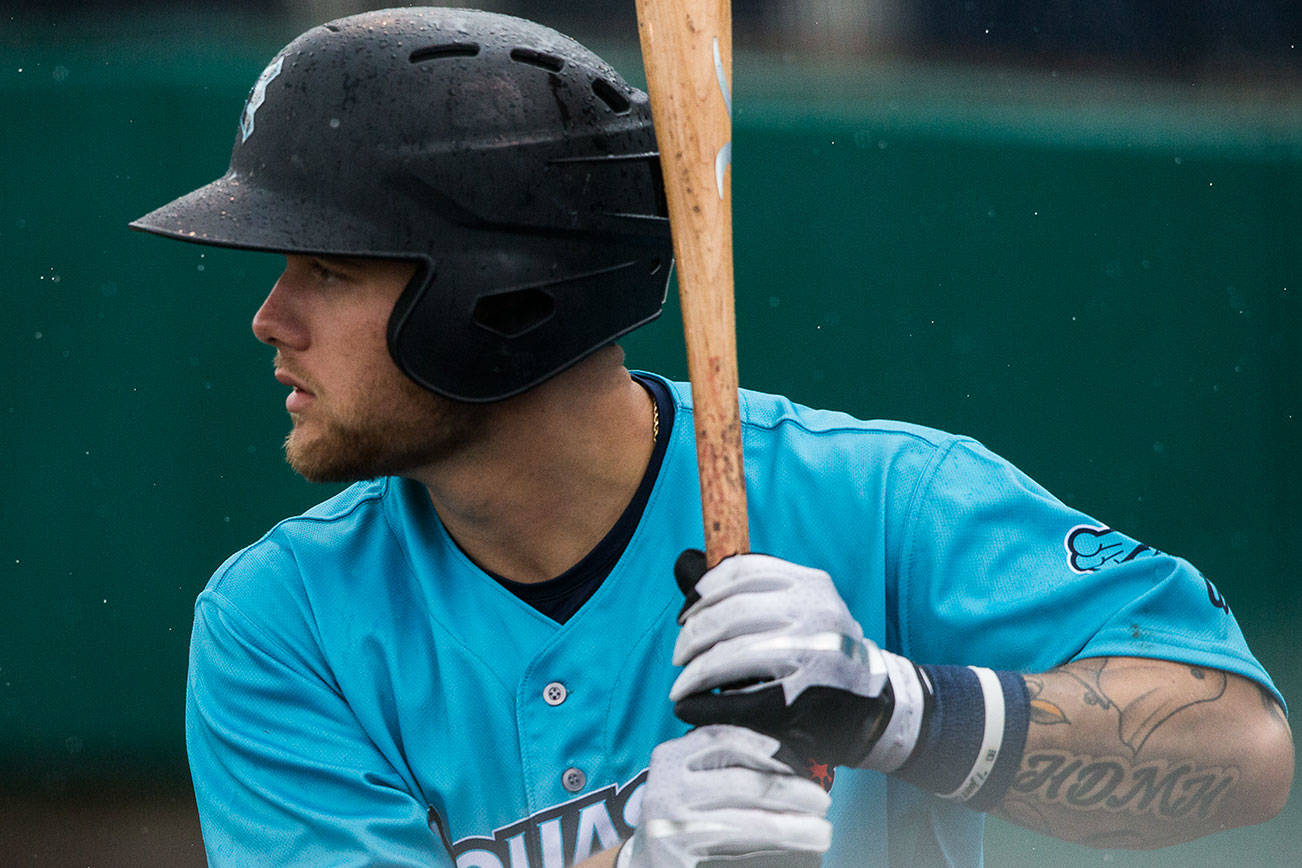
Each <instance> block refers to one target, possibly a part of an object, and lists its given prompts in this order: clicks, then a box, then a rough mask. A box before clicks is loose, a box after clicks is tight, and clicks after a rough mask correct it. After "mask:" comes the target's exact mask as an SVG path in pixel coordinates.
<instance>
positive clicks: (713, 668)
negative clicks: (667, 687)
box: [669, 550, 923, 771]
mask: <svg viewBox="0 0 1302 868" xmlns="http://www.w3.org/2000/svg"><path fill="white" fill-rule="evenodd" d="M675 573H676V575H677V577H678V581H679V585H680V586H681V587H683V589H684V592H685V593H686V594H687V602H686V604H685V605H684V607H683V611H682V613H681V614H680V615H679V619H678V620H679V623H680V624H681V625H682V630H681V631H680V632H679V635H678V642H677V644H676V645H675V646H674V663H675V664H676V665H678V666H683V667H685V668H684V669H683V671H682V673H681V674H680V675H679V677H678V680H677V681H675V682H674V686H673V688H672V690H671V691H670V694H669V698H670V699H671V700H673V702H674V703H675V705H674V712H675V714H677V715H678V717H679V718H681V719H682V720H684V721H686V722H687V723H692V724H703V723H730V724H737V725H741V726H748V727H750V728H752V729H755V730H758V731H760V732H764V733H767V734H769V735H772V736H774V737H776V738H779V739H781V740H782V741H783V742H784V743H785V744H787V745H789V746H790V747H791V748H793V749H794V750H796V751H798V752H801V753H803V754H804V756H805V757H806V758H818V759H819V760H821V761H823V762H825V763H828V764H830V765H843V766H851V767H864V768H879V769H881V770H885V771H890V770H893V768H895V767H898V766H899V765H900V764H902V763H903V762H904V760H905V759H906V758H907V757H908V752H909V749H911V748H912V746H913V743H914V742H916V740H917V730H918V726H917V724H918V722H919V719H920V717H921V714H922V711H923V702H922V699H923V695H922V691H921V688H920V686H919V683H918V675H917V670H916V667H914V666H913V664H912V663H910V662H909V661H907V660H905V659H904V658H902V657H898V656H896V655H894V654H889V653H886V652H884V651H882V650H881V649H880V648H878V647H877V646H876V645H875V644H874V643H873V642H871V641H869V640H867V639H865V638H864V635H863V630H862V628H861V627H860V626H859V622H858V621H856V620H855V619H854V618H853V617H852V616H851V615H850V612H849V610H848V609H847V608H846V606H845V603H844V601H842V599H841V595H840V594H838V593H837V590H836V587H835V586H834V585H833V584H832V580H831V578H830V577H829V576H828V574H827V573H825V572H823V571H821V570H814V569H809V568H808V567H802V566H799V565H797V564H793V563H789V562H787V561H783V560H780V559H778V558H774V557H769V556H767V555H755V554H747V555H736V556H734V557H730V558H726V559H725V560H724V561H722V562H721V563H720V564H719V565H718V566H717V567H715V568H714V569H712V570H709V571H708V572H707V571H706V570H705V559H704V556H703V555H702V554H701V553H700V552H699V551H695V550H693V551H687V552H684V553H683V555H682V556H681V557H680V558H679V560H678V563H677V565H676V566H675ZM897 685H903V686H904V688H905V689H904V690H903V691H901V690H900V689H899V687H898V686H897ZM893 717H895V718H896V726H895V727H894V728H893V731H892V732H891V733H889V735H890V736H891V738H892V740H893V742H898V744H892V745H884V746H883V748H882V750H880V751H878V752H877V754H878V755H877V756H873V757H872V759H871V760H870V754H872V753H873V749H874V747H876V746H877V745H878V743H879V742H880V741H882V739H883V736H885V735H888V733H887V729H888V725H889V724H890V723H891V721H892V718H893ZM895 730H898V732H896V731H895ZM910 736H911V737H910ZM888 748H893V749H888ZM874 761H875V762H874Z"/></svg>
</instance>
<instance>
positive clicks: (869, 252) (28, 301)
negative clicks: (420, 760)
mask: <svg viewBox="0 0 1302 868" xmlns="http://www.w3.org/2000/svg"><path fill="white" fill-rule="evenodd" d="M882 8H885V6H884V5H883V6H882ZM300 11H301V10H300ZM539 17H543V16H542V15H541V14H539ZM21 23H22V22H21V21H17V22H16V20H15V19H12V18H11V19H10V22H9V26H8V27H7V28H6V27H0V105H2V106H3V107H4V111H5V114H6V117H5V122H4V124H3V125H0V245H3V249H4V251H5V253H6V260H7V261H6V266H5V269H4V272H3V273H4V284H3V298H4V299H5V301H6V312H5V314H4V315H3V317H0V329H3V331H2V332H0V353H3V363H2V365H0V371H2V372H3V374H2V377H3V379H0V383H2V384H3V385H2V388H0V417H2V418H3V425H0V454H2V455H3V456H4V476H3V481H4V485H5V490H6V493H7V496H6V497H5V498H4V501H3V522H2V523H0V791H2V792H4V793H5V794H6V798H9V799H12V800H17V801H18V802H21V801H22V800H31V799H35V800H38V801H41V803H42V804H47V805H55V804H65V805H67V804H75V805H76V806H77V808H76V810H75V811H73V812H72V816H75V817H78V818H81V822H89V820H87V819H86V818H87V816H88V815H89V814H91V813H93V809H92V808H87V807H86V806H88V805H89V806H94V805H96V804H97V803H98V804H101V805H103V804H104V803H106V802H108V801H113V802H120V801H121V800H123V799H128V798H129V797H135V796H141V795H149V794H151V793H165V794H168V793H170V794H171V795H168V796H167V798H166V799H165V801H164V803H162V804H163V807H162V808H160V810H173V811H179V812H181V814H184V815H185V817H186V818H188V817H189V814H187V813H186V812H187V811H188V810H190V808H189V806H188V802H187V801H186V796H185V792H186V789H185V788H186V786H187V776H186V772H185V768H184V757H183V744H182V733H181V721H182V703H183V687H184V673H185V661H186V648H187V641H188V632H189V626H190V607H191V604H192V601H193V599H194V596H195V595H196V594H197V593H198V591H199V590H200V589H201V588H202V587H203V584H204V582H205V581H206V579H207V577H208V575H209V574H210V573H211V571H212V570H213V569H214V568H215V567H216V566H217V565H218V564H219V563H220V562H221V560H222V559H223V558H224V557H225V556H226V555H227V554H229V553H230V552H232V551H233V550H235V549H237V548H239V547H240V546H243V545H245V544H247V543H249V542H251V541H252V540H254V539H256V538H257V537H258V536H259V535H260V534H261V533H262V532H263V531H264V530H265V529H266V528H268V527H269V526H270V525H271V524H272V523H273V522H275V521H276V520H277V519H279V518H280V517H283V516H284V515H286V514H289V513H292V512H296V511H299V510H301V509H303V508H305V507H306V506H308V505H310V504H311V503H313V502H315V501H316V500H319V499H321V498H323V497H325V496H326V495H328V494H329V493H330V491H331V489H326V488H321V487H316V486H309V485H307V484H306V483H303V482H301V481H300V480H297V479H296V478H295V477H294V476H293V475H292V474H291V473H290V472H289V471H288V470H287V469H286V468H285V467H284V466H283V462H282V460H281V457H280V448H279V444H280V441H281V439H282V438H283V435H284V432H285V430H286V427H287V424H286V420H285V418H284V412H283V407H282V398H283V388H282V387H280V386H279V385H278V384H276V383H275V382H274V381H273V380H272V379H271V376H270V373H271V366H270V353H269V351H267V350H266V348H264V347H261V346H260V345H258V344H256V343H255V342H254V341H253V338H252V336H251V335H250V333H249V331H248V321H249V318H250V317H251V315H252V312H253V310H254V309H255V308H256V306H257V304H258V302H259V301H260V300H261V298H262V295H263V294H264V293H265V291H266V289H267V288H268V287H269V286H270V285H271V282H272V281H273V280H274V277H275V274H276V273H277V264H278V260H277V258H276V257H272V256H267V255H258V254H240V253H233V252H230V251H223V250H216V249H205V248H200V247H193V246H189V245H180V244H174V243H168V242H164V241H162V240H159V239H155V238H150V237H145V236H140V235H137V234H134V233H130V232H128V231H127V230H126V223H127V221H129V220H130V219H133V218H134V217H136V216H139V215H140V214H142V213H144V212H145V211H147V210H149V209H151V208H153V207H154V206H156V205H158V204H160V203H162V202H164V201H166V200H167V199H169V198H171V197H173V196H175V195H178V194H180V193H182V192H185V191H188V190H190V189H192V188H193V187H195V186H198V185H199V184H202V183H204V182H206V181H208V180H210V179H211V178H213V177H216V176H217V175H219V174H220V173H221V172H222V171H223V170H224V167H225V163H226V158H227V156H228V153H229V147H230V143H231V141H232V137H233V135H234V129H235V119H236V117H237V116H238V114H239V111H240V107H241V105H242V102H243V98H244V95H245V93H246V92H247V89H248V87H249V84H250V83H251V82H252V81H253V79H254V78H255V77H256V76H257V74H258V72H259V71H260V70H261V68H262V65H263V63H264V62H265V60H266V59H267V57H269V56H270V54H271V53H273V52H274V51H275V50H276V49H277V48H278V47H279V46H280V45H281V44H283V43H284V42H285V41H287V40H288V39H289V38H291V37H292V36H293V35H294V34H295V33H297V32H298V29H299V28H298V27H297V26H287V25H286V24H285V23H284V22H278V21H276V20H270V21H269V20H265V19H262V18H257V17H253V16H251V15H240V14H232V15H231V16H230V17H227V18H222V19H216V18H194V17H183V18H173V17H166V16H164V17H151V16H144V17H130V16H128V17H127V18H119V19H115V20H113V21H107V20H106V21H104V22H101V24H100V26H97V27H91V28H88V27H86V26H85V25H84V24H83V25H80V26H77V25H74V24H71V23H68V22H66V21H60V20H55V21H51V20H44V21H42V22H38V23H32V22H28V25H27V26H25V27H20V26H18V24H21ZM902 32H903V31H902ZM909 32H916V31H909ZM576 35H578V36H580V37H581V38H584V39H587V40H588V41H590V42H593V43H594V44H595V46H596V47H598V48H600V49H602V50H603V51H604V52H605V53H607V54H608V55H609V56H610V59H611V60H612V61H614V62H615V63H616V65H617V66H618V67H620V68H621V69H623V70H624V71H625V72H626V73H627V74H628V76H629V77H630V79H632V80H634V81H640V80H641V73H640V69H639V63H638V60H637V54H636V48H635V46H633V45H632V44H630V43H629V42H628V40H627V39H626V38H618V37H615V36H611V35H609V34H601V33H595V35H594V36H592V37H588V35H587V34H586V33H585V32H578V31H576ZM925 54H926V52H922V54H918V53H917V52H913V53H910V52H908V51H900V52H899V53H897V54H895V55H893V56H892V57H890V59H889V61H886V60H882V59H880V58H877V59H875V60H873V61H871V62H869V61H866V60H865V59H864V58H861V57H855V56H854V55H853V53H850V54H845V53H841V54H837V55H834V56H831V57H828V58H826V59H825V61H826V62H825V63H823V64H820V65H813V64H809V63H807V62H805V61H804V59H803V55H793V54H792V53H790V52H787V53H783V52H773V51H766V52H763V53H754V52H747V51H746V45H745V44H744V43H740V44H739V46H738V60H737V68H736V73H735V83H734V90H735V95H736V99H735V113H736V114H735V124H736V128H735V134H734V139H735V151H734V154H735V157H734V158H735V164H734V169H733V171H734V200H735V212H736V216H735V220H736V239H737V251H736V257H737V285H738V299H737V304H738V318H739V343H740V352H741V360H742V382H743V384H744V385H746V386H749V387H752V388H758V389H764V390H772V391H780V392H784V393H787V394H789V395H790V396H792V397H793V398H794V399H796V400H798V401H801V402H804V403H809V404H813V405H817V406H830V407H837V408H843V409H847V410H850V411H852V412H854V413H856V414H858V415H861V416H869V417H871V416H881V417H889V418H902V419H908V420H911V421H917V422H922V423H926V424H930V425H935V426H938V427H941V428H946V429H950V430H955V431H961V432H964V433H969V434H973V435H975V436H977V437H978V438H980V439H982V440H983V441H985V442H986V443H987V445H989V446H991V447H992V448H994V449H995V450H996V451H999V452H1001V453H1002V454H1004V455H1005V456H1007V457H1009V458H1010V459H1012V460H1013V461H1014V462H1015V463H1017V464H1018V465H1020V466H1021V467H1023V468H1024V469H1025V470H1027V471H1028V472H1029V473H1030V474H1031V475H1032V476H1033V477H1035V478H1036V479H1038V480H1039V481H1040V482H1041V483H1043V484H1045V485H1046V486H1047V487H1048V488H1050V489H1051V490H1052V491H1054V492H1055V493H1057V494H1058V495H1060V496H1061V497H1063V498H1064V499H1066V500H1068V501H1069V502H1071V503H1073V504H1075V505H1078V506H1080V507H1081V508H1083V509H1085V510H1087V511H1088V512H1090V513H1092V514H1093V515H1095V516H1096V517H1098V518H1099V519H1100V520H1103V521H1106V522H1109V523H1111V524H1113V525H1114V526H1117V527H1119V528H1120V529H1122V530H1124V531H1126V532H1127V533H1129V534H1131V535H1134V536H1136V537H1139V538H1140V539H1142V540H1144V541H1145V542H1147V543H1149V544H1150V545H1153V546H1156V547H1158V548H1161V549H1164V550H1167V551H1172V552H1176V553H1179V554H1184V555H1187V556H1188V557H1189V558H1190V559H1192V560H1193V561H1194V562H1195V563H1196V564H1198V565H1199V566H1200V567H1201V568H1202V569H1203V570H1204V571H1205V572H1206V573H1207V575H1208V576H1209V577H1210V578H1212V579H1213V580H1214V581H1215V582H1216V583H1217V585H1218V586H1219V587H1220V589H1221V590H1222V592H1223V593H1224V595H1225V597H1226V599H1227V600H1228V601H1229V603H1230V604H1231V606H1232V607H1233V608H1234V610H1235V612H1236V614H1237V615H1238V617H1239V619H1240V621H1241V622H1242V624H1243V626H1244V630H1245V633H1246V634H1247V636H1248V638H1249V641H1250V642H1251V643H1252V644H1253V646H1254V648H1255V649H1256V650H1257V651H1258V653H1259V655H1260V656H1261V657H1262V659H1263V661H1264V662H1265V663H1266V665H1267V667H1268V668H1269V669H1271V670H1272V672H1274V673H1275V675H1276V677H1277V679H1278V680H1279V682H1280V684H1281V687H1282V688H1283V689H1284V690H1285V693H1286V696H1299V695H1302V692H1299V689H1300V688H1302V675H1300V674H1299V672H1298V669H1297V666H1296V663H1295V661H1294V657H1295V647H1296V639H1295V637H1294V632H1293V631H1295V630H1296V628H1297V625H1298V615H1299V599H1300V596H1299V593H1300V592H1299V591H1298V578H1299V568H1298V566H1297V564H1298V563H1299V558H1302V534H1299V532H1298V530H1297V528H1298V526H1299V521H1300V520H1302V504H1300V503H1299V496H1298V494H1297V492H1298V490H1299V487H1300V486H1302V472H1300V471H1299V469H1298V463H1297V462H1296V460H1295V459H1294V458H1293V453H1294V452H1295V451H1296V448H1297V446H1298V445H1299V424H1300V423H1299V419H1298V415H1299V412H1302V401H1299V397H1300V396H1299V388H1300V387H1299V376H1298V374H1299V361H1300V359H1299V340H1298V335H1299V326H1300V325H1302V322H1300V319H1299V303H1298V298H1297V297H1298V294H1299V291H1302V251H1300V250H1299V245H1298V241H1297V239H1298V237H1299V233H1302V204H1300V203H1302V98H1300V97H1299V95H1298V93H1299V92H1298V90H1297V88H1296V87H1295V86H1278V85H1277V84H1272V82H1273V81H1275V77H1276V76H1277V75H1278V74H1279V72H1278V65H1277V64H1276V65H1273V66H1270V70H1271V71H1270V72H1269V74H1268V75H1264V74H1263V75H1257V74H1256V73H1254V72H1252V71H1253V70H1256V69H1258V68H1257V67H1252V68H1250V69H1249V70H1248V73H1245V72H1244V71H1243V70H1242V69H1240V70H1239V71H1238V72H1237V73H1236V74H1235V75H1229V76H1225V77H1219V78H1218V77H1213V78H1201V79H1199V80H1198V81H1196V82H1195V83H1193V84H1191V83H1190V81H1189V80H1184V79H1181V78H1179V77H1178V76H1177V77H1175V78H1172V77H1170V76H1153V75H1143V76H1135V75H1127V76H1115V75H1104V74H1101V73H1099V72H1097V71H1091V70H1089V69H1083V68H1078V67H1074V68H1072V69H1070V70H1068V69H1067V68H1066V67H1063V68H1062V69H1058V68H1057V67H1056V66H1054V65H1053V64H1049V65H1034V64H1033V65H1030V66H1028V65H1027V64H1026V63H1024V62H1020V61H1019V62H1017V63H1011V64H999V63H989V62H986V63H983V64H973V63H971V62H969V61H967V60H962V61H960V59H959V58H958V57H957V56H949V55H947V57H946V59H945V60H944V61H943V62H940V61H937V60H934V59H933V60H930V61H927V60H925V58H924V57H923V55H925ZM1249 73H1251V74H1249ZM676 317H677V309H676V307H675V306H674V305H673V304H672V302H671V306H670V309H669V310H668V311H667V313H666V316H665V317H663V318H662V319H661V321H660V322H658V323H657V324H656V325H654V326H652V327H649V328H648V329H646V330H644V331H642V332H639V333H637V334H635V335H633V336H632V337H631V338H630V339H629V341H628V342H627V348H628V350H629V355H630V361H631V363H632V364H634V365H636V366H640V367H646V368H652V369H656V370H661V371H663V372H665V373H668V374H670V375H675V376H682V375H683V374H684V368H685V366H684V364H683V362H682V361H681V359H682V348H681V337H680V336H679V334H678V322H677V319H676ZM178 793H179V794H180V795H176V794H178ZM104 794H111V795H104ZM52 810H53V809H52ZM3 813H5V814H6V816H7V817H8V818H9V822H11V823H14V824H15V825H12V826H10V827H9V831H10V832H13V830H14V829H15V828H17V825H16V824H17V822H18V821H15V820H13V818H14V817H16V816H29V817H30V816H32V815H31V814H19V813H15V812H13V811H6V812H3ZM1300 813H1302V809H1299V807H1298V799H1297V798H1295V799H1294V801H1293V802H1292V803H1291V804H1290V808H1289V810H1288V812H1287V813H1286V815H1285V816H1284V817H1282V818H1281V819H1280V820H1277V821H1275V823H1273V824H1270V825H1268V826H1266V827H1264V828H1262V829H1258V830H1248V831H1243V832H1235V833H1231V834H1229V835H1225V836H1219V837H1217V838H1213V839H1211V843H1209V844H1198V845H1189V846H1187V847H1183V848H1176V849H1175V850H1174V851H1169V852H1167V853H1165V854H1162V853H1159V854H1153V855H1143V856H1129V855H1118V854H1109V858H1111V859H1113V860H1116V861H1126V860H1132V859H1134V860H1140V861H1139V862H1137V863H1136V864H1182V865H1194V864H1208V865H1211V864H1228V863H1229V862H1231V861H1233V862H1236V863H1237V864H1262V865H1284V864H1292V863H1291V862H1290V861H1289V860H1290V859H1291V858H1292V857H1291V856H1289V855H1288V854H1289V853H1291V852H1297V851H1298V850H1299V849H1302V831H1300V830H1299V829H1298V825H1299V824H1298V817H1299V815H1300ZM0 822H2V821H0ZM22 822H23V823H27V824H29V825H30V823H32V822H35V821H34V820H30V821H22ZM73 822H74V824H75V822H76V821H73ZM186 822H191V823H192V821H191V820H188V819H187V820H186ZM182 825H184V824H182ZM59 829H60V830H61V832H62V833H66V832H67V831H68V829H67V827H66V825H60V826H59ZM6 840H9V841H11V842H12V840H14V839H13V838H12V836H11V837H10V838H9V839H6V837H5V827H4V826H3V825H0V862H6V863H7V862H9V861H16V859H9V858H6V856H9V857H14V856H15V852H14V851H6ZM991 847H992V848H993V852H994V853H995V854H997V855H998V859H996V858H995V856H994V855H992V856H990V857H989V858H991V860H992V861H991V864H1021V863H1020V862H1019V861H1018V860H1019V859H1027V860H1029V859H1031V858H1034V859H1036V860H1039V861H1042V860H1043V859H1044V858H1046V856H1051V855H1054V854H1058V855H1059V856H1061V857H1062V858H1066V859H1068V860H1069V861H1070V860H1085V859H1087V858H1088V859H1089V860H1092V861H1097V859H1098V858H1100V857H1099V856H1098V854H1097V851H1088V856H1086V855H1085V854H1086V853H1087V851H1081V850H1079V849H1077V848H1071V847H1070V846H1069V845H1057V844H1054V843H1052V842H1044V841H1043V839H1032V838H1030V837H1029V836H1022V835H1021V833H1019V832H1016V831H1013V830H1008V829H1005V828H1003V827H1000V826H995V828H994V829H992V834H991ZM1218 848H1220V849H1218ZM24 852H26V851H24ZM1244 852H1247V853H1250V854H1251V858H1249V859H1248V861H1244V859H1245V857H1244V856H1243V855H1242V854H1243V853H1244ZM1229 853H1237V854H1238V855H1237V856H1235V857H1234V858H1233V859H1231V858H1230V857H1229V856H1227V855H1226V854H1229ZM47 855H48V854H47ZM191 855H193V854H191ZM124 859H125V861H123V862H122V863H121V864H130V861H131V860H130V858H129V857H124ZM51 860H54V857H50V858H49V859H47V860H46V861H45V862H44V863H43V864H54V861H51ZM1164 860H1166V861H1164ZM1218 860H1219V861H1218ZM1253 860H1257V861H1253ZM73 861H75V860H72V859H70V860H69V862H68V864H72V862H73ZM98 864H112V863H110V862H103V861H101V862H99V863H98ZM1025 864H1030V862H1029V861H1027V862H1026V863H1025ZM1072 864H1075V862H1073V863H1072Z"/></svg>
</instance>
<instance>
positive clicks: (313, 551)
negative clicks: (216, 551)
mask: <svg viewBox="0 0 1302 868" xmlns="http://www.w3.org/2000/svg"><path fill="white" fill-rule="evenodd" d="M396 482H397V480H393V479H389V478H381V479H375V480H370V481H367V482H360V483H357V484H356V485H352V486H350V487H348V488H346V489H344V490H343V491H341V492H340V493H338V494H336V495H335V496H334V497H331V498H329V499H328V500H325V501H323V502H321V503H319V504H317V505H315V506H313V507H311V508H310V509H308V510H306V511H304V512H303V513H301V514H300V515H296V516H292V517H290V518H286V519H284V520H282V521H280V522H279V523H277V524H276V525H275V526H274V527H272V528H271V529H270V530H269V531H267V533H265V534H264V535H263V536H262V538H261V539H259V540H257V541H256V542H254V543H252V544H251V545H249V546H246V547H245V548H243V549H241V550H240V551H238V552H236V553H234V554H233V555H231V556H230V557H229V558H227V559H226V561H225V562H224V563H223V564H222V565H221V566H220V567H218V568H217V570H216V572H214V573H213V575H212V578H211V579H210V580H209V582H208V585H207V588H206V589H205V590H204V592H203V594H201V595H200V597H199V603H200V604H202V603H203V602H204V601H205V600H211V601H213V602H217V603H219V604H221V605H222V606H223V607H227V608H228V607H235V608H238V609H240V610H242V611H244V612H252V611H256V610H259V609H270V610H273V611H274V610H276V609H277V608H279V607H281V606H284V605H286V604H288V603H290V602H291V601H292V600H297V598H301V597H304V596H307V595H308V591H309V589H308V588H307V587H306V585H307V583H308V582H309V581H313V580H316V581H319V580H320V578H321V577H322V576H328V575H329V574H330V573H331V572H333V571H337V570H339V569H342V568H346V565H347V564H348V563H349V562H350V561H351V560H352V558H354V557H356V556H358V553H359V550H361V549H364V548H366V547H367V545H368V543H369V544H371V545H373V544H374V541H375V540H376V539H377V538H380V539H382V538H384V537H386V536H391V531H390V530H389V521H388V518H387V516H386V511H387V509H388V508H389V506H388V504H386V501H388V500H392V499H393V498H394V496H395V495H394V492H393V491H392V489H393V488H394V486H395V483H396Z"/></svg>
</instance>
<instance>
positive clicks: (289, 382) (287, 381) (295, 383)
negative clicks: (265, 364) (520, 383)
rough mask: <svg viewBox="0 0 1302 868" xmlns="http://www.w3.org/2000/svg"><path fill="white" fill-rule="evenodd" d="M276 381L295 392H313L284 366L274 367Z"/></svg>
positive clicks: (311, 393) (310, 393)
mask: <svg viewBox="0 0 1302 868" xmlns="http://www.w3.org/2000/svg"><path fill="white" fill-rule="evenodd" d="M276 381H277V382H279V383H282V384H283V385H286V386H289V387H291V388H293V389H294V391H296V392H303V393H304V394H307V395H313V394H314V393H313V392H312V390H311V389H309V388H308V387H307V386H305V385H304V384H303V381H302V380H301V379H300V378H298V377H296V376H294V375H293V374H291V373H289V372H288V371H286V370H285V369H284V368H276Z"/></svg>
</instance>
